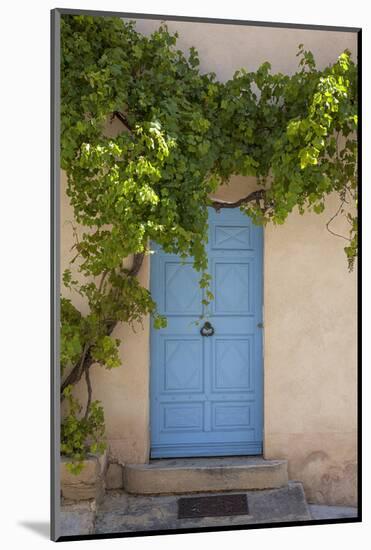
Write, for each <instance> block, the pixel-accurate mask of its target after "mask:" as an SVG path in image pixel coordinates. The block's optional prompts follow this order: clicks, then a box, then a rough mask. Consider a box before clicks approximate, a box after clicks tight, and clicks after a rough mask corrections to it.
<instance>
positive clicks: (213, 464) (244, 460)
mask: <svg viewBox="0 0 371 550" xmlns="http://www.w3.org/2000/svg"><path fill="white" fill-rule="evenodd" d="M287 484H288V473H287V460H265V459H263V458H262V457H250V456H249V457H241V456H238V457H222V458H183V459H156V460H151V461H150V462H149V463H148V464H126V465H125V467H124V489H125V491H126V492H128V493H133V494H138V495H146V494H152V495H154V494H181V493H193V492H197V493H198V492H216V491H239V490H245V491H247V490H262V489H276V488H280V487H285V486H287Z"/></svg>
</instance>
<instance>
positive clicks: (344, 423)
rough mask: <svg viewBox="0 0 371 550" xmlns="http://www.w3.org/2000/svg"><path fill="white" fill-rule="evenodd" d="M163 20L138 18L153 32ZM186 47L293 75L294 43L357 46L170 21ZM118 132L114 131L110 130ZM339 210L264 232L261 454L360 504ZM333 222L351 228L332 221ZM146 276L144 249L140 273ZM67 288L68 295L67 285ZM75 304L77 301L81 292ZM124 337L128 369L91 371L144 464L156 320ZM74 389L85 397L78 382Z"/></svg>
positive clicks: (126, 448)
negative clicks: (336, 217)
mask: <svg viewBox="0 0 371 550" xmlns="http://www.w3.org/2000/svg"><path fill="white" fill-rule="evenodd" d="M158 24H159V23H158V22H157V21H139V22H138V24H137V28H138V30H140V31H141V32H144V33H148V32H151V31H152V30H154V29H155V28H157V26H158ZM168 26H169V28H170V29H171V30H175V29H177V30H178V31H179V34H180V39H179V44H178V45H179V46H180V47H181V48H182V49H184V50H186V49H187V48H189V47H190V46H192V45H193V46H195V47H196V48H197V49H198V51H199V53H200V59H201V70H205V71H215V72H216V74H217V77H218V78H219V79H221V80H223V79H227V78H230V77H231V76H232V75H233V73H234V72H235V70H236V69H238V68H239V67H242V66H244V67H246V68H248V69H251V70H254V69H256V68H257V67H258V66H259V64H260V63H262V62H264V61H266V60H269V61H270V62H271V64H272V70H273V71H282V72H286V73H292V72H294V71H295V70H296V67H297V58H296V52H297V46H298V44H299V43H304V45H305V47H306V48H308V49H310V50H311V51H313V53H314V55H315V58H316V59H317V60H318V66H319V67H323V66H325V65H326V64H328V63H330V62H333V61H334V60H335V59H336V57H337V55H339V54H340V53H341V52H342V51H343V50H344V49H345V48H349V49H350V50H351V51H352V52H353V54H355V52H356V37H355V35H354V34H351V33H340V32H323V31H309V30H305V31H303V30H292V29H290V30H287V29H268V28H262V27H242V26H235V25H233V26H230V25H214V24H206V25H205V24H200V23H184V22H182V23H180V22H169V23H168ZM113 130H114V129H112V131H113ZM254 186H255V181H254V180H253V179H251V178H250V179H248V178H242V177H235V178H232V182H231V185H230V186H228V187H223V188H221V189H220V190H219V192H218V196H219V197H220V198H224V199H228V200H233V199H234V198H238V197H240V196H241V194H242V193H247V192H248V191H249V189H252V188H254ZM337 207H338V203H337V199H336V197H330V198H329V200H328V201H327V208H326V210H325V212H324V213H323V214H322V215H320V216H318V215H316V214H306V215H304V216H300V215H299V214H298V213H293V214H292V215H291V216H290V217H289V219H288V221H287V222H286V224H285V225H283V226H278V227H277V226H269V227H267V228H266V229H265V238H264V318H265V319H264V323H265V329H264V340H265V345H264V354H265V356H264V456H265V457H266V458H287V459H288V460H289V474H290V478H291V479H299V480H301V481H303V482H304V486H305V491H306V494H307V497H308V499H309V500H310V501H313V502H328V503H343V504H354V503H355V501H356V495H355V490H356V483H355V473H356V471H355V468H356V464H355V462H356V277H355V274H354V273H353V274H349V273H348V272H347V269H346V260H345V255H344V252H343V246H344V244H345V241H343V240H342V239H340V238H336V237H333V236H331V235H330V234H329V233H328V232H327V231H326V228H325V224H326V222H327V221H328V219H329V218H330V217H331V216H332V214H333V213H334V212H335V211H336V209H337ZM61 220H62V231H61V261H62V269H63V267H66V266H67V264H68V259H69V258H70V257H71V254H72V252H71V250H70V248H71V246H72V244H73V231H72V227H71V224H70V223H68V220H71V221H72V220H73V215H72V210H71V208H70V206H69V204H68V200H67V197H66V195H65V176H64V174H62V186H61ZM334 229H337V230H339V232H341V231H342V230H343V231H346V228H345V227H342V223H339V222H337V225H336V224H335V225H334ZM139 278H140V281H141V282H142V284H144V285H146V286H148V284H149V258H146V259H145V262H144V265H143V267H142V269H141V272H140V275H139ZM67 294H68V293H67ZM74 301H75V298H74ZM115 335H116V336H117V337H119V338H121V339H122V345H121V348H120V356H121V359H122V366H121V367H120V368H118V369H116V370H113V371H110V372H107V371H105V370H104V369H102V368H100V367H93V368H92V383H93V387H94V398H95V399H100V400H101V401H102V402H103V405H104V408H105V416H106V431H107V435H108V441H109V445H110V453H111V460H114V461H118V462H146V461H147V460H148V457H149V323H148V319H145V320H144V322H143V328H142V327H138V328H137V329H136V333H133V331H132V330H130V329H129V328H128V327H125V326H121V327H119V328H117V329H116V331H115ZM77 393H78V394H79V395H80V397H81V399H84V395H85V388H84V385H83V384H81V385H80V387H78V388H77Z"/></svg>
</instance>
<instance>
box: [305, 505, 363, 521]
mask: <svg viewBox="0 0 371 550" xmlns="http://www.w3.org/2000/svg"><path fill="white" fill-rule="evenodd" d="M309 510H310V513H311V516H312V518H313V519H339V518H356V517H357V515H358V509H357V508H354V507H353V506H326V505H323V504H309Z"/></svg>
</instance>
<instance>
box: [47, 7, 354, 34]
mask: <svg viewBox="0 0 371 550" xmlns="http://www.w3.org/2000/svg"><path fill="white" fill-rule="evenodd" d="M56 11H58V13H59V14H60V15H91V16H98V17H121V18H139V19H157V20H159V21H164V20H167V21H184V22H192V23H216V24H218V23H219V24H223V25H249V26H251V27H277V28H286V29H311V30H318V31H334V32H358V31H360V30H361V29H360V27H341V26H332V25H316V24H310V23H308V24H304V23H275V22H269V21H250V20H246V19H222V18H220V19H219V18H215V17H197V16H185V15H169V14H162V15H160V14H153V13H129V12H120V11H100V10H79V9H74V8H56Z"/></svg>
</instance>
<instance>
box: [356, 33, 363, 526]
mask: <svg viewBox="0 0 371 550" xmlns="http://www.w3.org/2000/svg"><path fill="white" fill-rule="evenodd" d="M357 72H358V106H357V107H358V131H357V142H358V158H357V163H358V205H357V215H358V259H357V263H358V265H357V343H358V345H357V363H358V369H357V425H358V430H357V459H358V468H357V500H358V517H359V518H360V521H362V185H363V181H362V29H359V30H358V32H357Z"/></svg>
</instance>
